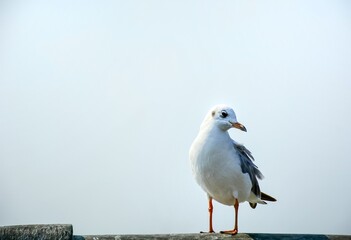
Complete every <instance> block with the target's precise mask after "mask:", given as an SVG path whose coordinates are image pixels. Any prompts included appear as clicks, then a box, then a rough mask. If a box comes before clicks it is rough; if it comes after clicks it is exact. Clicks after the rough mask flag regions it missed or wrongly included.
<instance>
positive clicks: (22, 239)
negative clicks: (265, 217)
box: [0, 224, 351, 240]
mask: <svg viewBox="0 0 351 240" xmlns="http://www.w3.org/2000/svg"><path fill="white" fill-rule="evenodd" d="M15 239H16V240H31V239H38V240H72V239H73V240H138V239H156V240H161V239H170V240H190V239H194V240H197V239H201V240H202V239H203V240H215V239H216V240H217V239H242V240H249V239H250V240H269V239H273V240H274V239H277V240H278V239H279V240H280V239H283V240H284V239H289V240H290V239H292V240H302V239H303V240H305V239H306V240H327V239H331V240H343V239H349V240H351V235H321V234H279V233H278V234H272V233H239V234H237V235H235V236H231V235H225V234H220V233H212V234H209V233H186V234H147V235H143V234H138V235H87V236H79V235H73V227H72V225H70V224H53V225H17V226H3V227H0V240H15Z"/></svg>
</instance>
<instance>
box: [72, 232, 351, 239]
mask: <svg viewBox="0 0 351 240" xmlns="http://www.w3.org/2000/svg"><path fill="white" fill-rule="evenodd" d="M140 239H156V240H161V239H169V240H191V239H194V240H197V239H201V240H218V239H239V240H240V239H241V240H269V239H272V240H280V239H282V240H285V239H286V240H328V239H331V240H342V239H350V240H351V236H345V235H320V234H267V233H238V234H237V235H235V236H231V235H225V234H220V233H212V234H208V233H195V234H191V233H189V234H156V235H89V236H74V240H140Z"/></svg>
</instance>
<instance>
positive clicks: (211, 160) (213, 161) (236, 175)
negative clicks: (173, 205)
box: [190, 131, 252, 205]
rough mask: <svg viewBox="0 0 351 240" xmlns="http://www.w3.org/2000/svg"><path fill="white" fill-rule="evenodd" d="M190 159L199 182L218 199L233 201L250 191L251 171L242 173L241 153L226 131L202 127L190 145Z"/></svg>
mask: <svg viewBox="0 0 351 240" xmlns="http://www.w3.org/2000/svg"><path fill="white" fill-rule="evenodd" d="M190 161H191V165H192V170H193V174H194V176H195V178H196V181H197V183H198V184H199V185H200V186H201V187H202V188H203V190H204V191H205V192H207V194H208V195H209V196H211V197H212V198H213V199H215V200H216V201H218V202H220V203H223V204H226V205H234V198H237V199H238V201H239V202H244V201H246V200H247V199H248V198H249V196H250V192H251V187H252V185H251V181H250V178H249V176H248V174H243V173H242V171H241V166H240V159H239V156H238V153H237V152H236V150H235V148H234V147H233V142H232V140H231V139H230V136H229V134H228V133H227V132H216V131H202V132H200V133H199V135H198V136H197V138H196V139H195V141H194V142H193V144H192V146H191V148H190Z"/></svg>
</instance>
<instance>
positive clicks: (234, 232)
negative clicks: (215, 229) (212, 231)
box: [220, 229, 238, 235]
mask: <svg viewBox="0 0 351 240" xmlns="http://www.w3.org/2000/svg"><path fill="white" fill-rule="evenodd" d="M220 233H222V234H230V235H236V234H237V233H238V230H237V229H233V230H228V231H220Z"/></svg>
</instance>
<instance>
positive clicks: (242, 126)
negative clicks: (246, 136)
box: [232, 122, 247, 132]
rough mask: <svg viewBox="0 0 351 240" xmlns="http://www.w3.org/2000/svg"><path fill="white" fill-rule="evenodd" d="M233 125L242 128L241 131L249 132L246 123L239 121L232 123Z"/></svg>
mask: <svg viewBox="0 0 351 240" xmlns="http://www.w3.org/2000/svg"><path fill="white" fill-rule="evenodd" d="M232 126H233V127H234V128H237V129H240V130H241V131H244V132H247V130H246V127H245V126H244V125H242V124H241V123H238V122H236V123H232Z"/></svg>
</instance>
